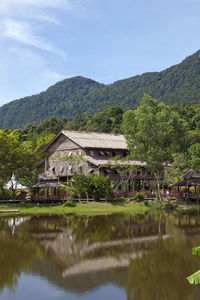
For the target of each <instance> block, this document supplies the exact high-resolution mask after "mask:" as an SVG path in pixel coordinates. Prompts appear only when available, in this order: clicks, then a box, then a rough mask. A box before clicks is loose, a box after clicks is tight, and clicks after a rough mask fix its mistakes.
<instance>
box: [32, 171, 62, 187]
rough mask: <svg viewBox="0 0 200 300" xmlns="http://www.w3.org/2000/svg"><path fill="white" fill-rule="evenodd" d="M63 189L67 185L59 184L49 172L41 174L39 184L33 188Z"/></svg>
mask: <svg viewBox="0 0 200 300" xmlns="http://www.w3.org/2000/svg"><path fill="white" fill-rule="evenodd" d="M62 187H65V185H63V184H61V183H60V182H58V179H57V178H56V177H55V176H53V175H52V174H50V173H48V172H45V173H43V174H40V176H39V182H38V183H36V184H35V185H34V186H33V188H62Z"/></svg>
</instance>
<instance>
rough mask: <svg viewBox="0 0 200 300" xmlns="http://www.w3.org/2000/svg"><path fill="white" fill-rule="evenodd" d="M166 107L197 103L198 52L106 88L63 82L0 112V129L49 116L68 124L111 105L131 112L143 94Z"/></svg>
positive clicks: (199, 89) (78, 81) (75, 79)
mask: <svg viewBox="0 0 200 300" xmlns="http://www.w3.org/2000/svg"><path fill="white" fill-rule="evenodd" d="M145 93H146V94H149V95H150V96H152V97H154V98H156V99H158V100H160V101H163V102H165V103H166V104H170V105H173V104H176V105H183V104H187V105H192V104H198V103H200V51H197V52H196V53H195V54H193V55H191V56H189V57H187V58H186V59H185V60H184V61H183V62H182V63H180V64H178V65H175V66H172V67H170V68H168V69H166V70H164V71H162V72H153V73H145V74H143V75H140V76H134V77H131V78H128V79H124V80H120V81H117V82H115V83H113V84H110V85H104V84H100V83H97V82H95V81H93V80H91V79H87V78H83V77H80V76H77V77H73V78H69V79H65V80H63V81H61V82H58V83H57V84H55V85H53V86H51V87H50V88H48V89H47V91H45V92H42V93H40V94H38V95H34V96H30V97H25V98H22V99H19V100H15V101H12V102H10V103H8V104H6V105H4V106H2V107H1V108H0V128H2V129H3V128H22V127H24V125H25V124H26V123H33V124H39V123H40V122H41V121H42V120H44V119H46V118H49V117H52V116H65V117H67V119H68V120H72V119H73V117H74V116H75V114H76V112H77V110H80V111H81V112H89V113H91V114H94V113H97V112H99V111H102V110H103V109H105V108H108V107H110V106H114V105H120V107H121V108H122V109H123V110H127V109H134V108H135V107H137V105H138V104H139V103H140V100H141V98H142V97H143V95H144V94H145Z"/></svg>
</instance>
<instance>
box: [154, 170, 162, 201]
mask: <svg viewBox="0 0 200 300" xmlns="http://www.w3.org/2000/svg"><path fill="white" fill-rule="evenodd" d="M155 177H156V182H157V189H158V197H159V200H160V201H161V202H162V201H163V198H162V195H161V192H160V174H155Z"/></svg>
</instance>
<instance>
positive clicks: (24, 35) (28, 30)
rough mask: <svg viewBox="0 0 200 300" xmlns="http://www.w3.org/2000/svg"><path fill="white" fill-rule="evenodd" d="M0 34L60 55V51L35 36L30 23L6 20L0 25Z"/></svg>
mask: <svg viewBox="0 0 200 300" xmlns="http://www.w3.org/2000/svg"><path fill="white" fill-rule="evenodd" d="M0 34H1V36H3V37H6V38H9V39H12V40H15V41H17V42H20V43H23V44H26V45H29V46H33V47H36V48H39V49H42V50H46V51H50V52H54V53H59V52H60V51H59V50H57V49H55V48H53V47H52V46H51V45H50V44H49V43H48V42H46V41H44V40H43V39H42V38H40V37H39V36H37V35H35V33H34V32H33V28H32V26H31V25H30V23H28V22H25V21H16V20H12V19H5V20H4V21H3V22H2V23H1V24H0Z"/></svg>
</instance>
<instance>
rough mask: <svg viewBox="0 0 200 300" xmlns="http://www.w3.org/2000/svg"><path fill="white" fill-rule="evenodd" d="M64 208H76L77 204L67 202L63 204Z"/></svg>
mask: <svg viewBox="0 0 200 300" xmlns="http://www.w3.org/2000/svg"><path fill="white" fill-rule="evenodd" d="M63 206H64V207H75V206H76V203H74V202H73V201H66V202H65V203H64V204H63Z"/></svg>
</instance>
